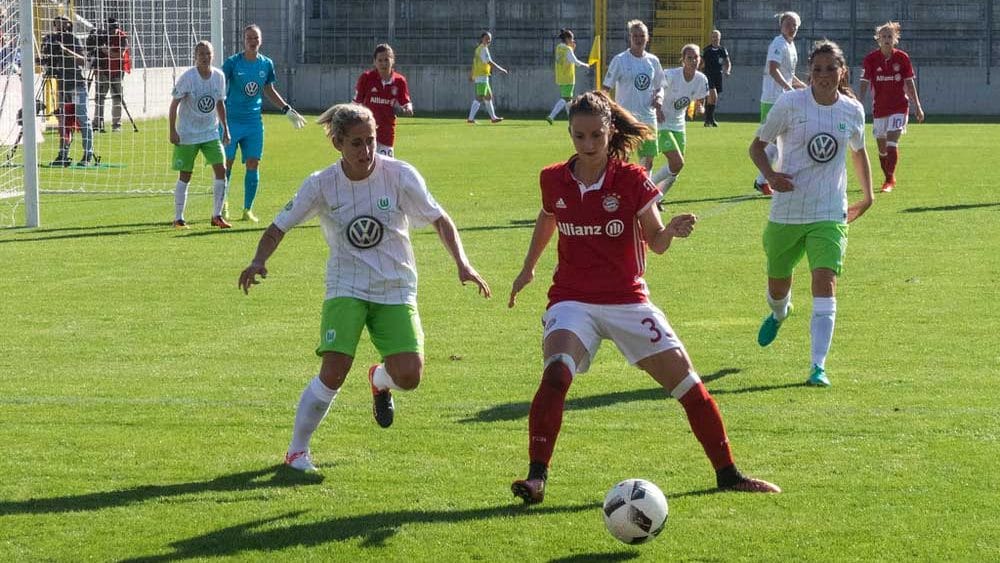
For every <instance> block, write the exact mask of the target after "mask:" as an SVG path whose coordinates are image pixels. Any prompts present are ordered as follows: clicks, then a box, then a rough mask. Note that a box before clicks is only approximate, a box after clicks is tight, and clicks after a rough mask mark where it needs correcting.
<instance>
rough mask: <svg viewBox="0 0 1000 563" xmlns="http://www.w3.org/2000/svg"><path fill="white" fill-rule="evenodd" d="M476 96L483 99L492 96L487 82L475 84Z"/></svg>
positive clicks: (491, 90)
mask: <svg viewBox="0 0 1000 563" xmlns="http://www.w3.org/2000/svg"><path fill="white" fill-rule="evenodd" d="M476 96H478V97H483V98H485V97H486V96H491V97H492V96H493V89H492V88H490V83H489V82H476Z"/></svg>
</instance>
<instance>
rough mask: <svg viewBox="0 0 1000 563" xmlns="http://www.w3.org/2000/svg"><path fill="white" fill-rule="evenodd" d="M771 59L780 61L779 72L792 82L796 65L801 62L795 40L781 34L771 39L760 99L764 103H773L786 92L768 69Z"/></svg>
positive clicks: (765, 62)
mask: <svg viewBox="0 0 1000 563" xmlns="http://www.w3.org/2000/svg"><path fill="white" fill-rule="evenodd" d="M771 61H774V62H776V63H778V72H780V73H781V76H783V77H784V78H785V80H786V81H787V82H788V83H789V84H791V83H792V77H793V76H795V67H796V66H798V64H799V52H798V51H797V50H796V49H795V42H794V41H793V42H791V43H789V42H788V41H785V36H784V35H779V36H777V37H775V38H774V40H772V41H771V46H770V47H768V48H767V60H766V61H764V80H763V87H762V88H761V92H760V101H761V103H764V104H773V103H774V102H776V101H778V96H781V94H782V93H784V91H785V90H784V89H782V87H781V86H780V85H779V84H778V83H777V82H775V81H774V78H773V77H772V76H771V73H770V72H769V71H768V69H769V67H770V66H771Z"/></svg>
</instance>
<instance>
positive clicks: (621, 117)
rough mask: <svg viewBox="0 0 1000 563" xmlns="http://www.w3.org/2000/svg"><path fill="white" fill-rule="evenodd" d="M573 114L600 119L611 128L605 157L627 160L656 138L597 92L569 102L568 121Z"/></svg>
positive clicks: (642, 124)
mask: <svg viewBox="0 0 1000 563" xmlns="http://www.w3.org/2000/svg"><path fill="white" fill-rule="evenodd" d="M576 115H596V116H599V117H600V118H601V119H602V120H603V121H604V123H605V124H606V125H608V126H609V127H610V128H611V138H610V140H609V141H608V157H610V158H616V159H618V160H628V157H629V155H630V154H631V153H632V151H634V150H636V149H638V148H639V145H641V144H642V142H643V141H645V140H647V139H653V138H655V133H654V132H653V130H652V129H651V128H650V127H649V126H648V125H646V124H645V123H642V122H641V121H639V120H638V119H636V118H635V116H633V115H632V114H631V113H629V111H628V110H626V109H625V108H623V107H621V106H620V105H618V104H617V103H616V102H615V101H614V100H612V99H611V98H610V97H608V95H607V93H605V92H602V91H600V90H593V91H591V92H584V93H583V94H580V95H579V96H577V97H576V98H574V99H573V101H572V102H570V103H569V119H570V120H571V121H572V120H573V117H574V116H576Z"/></svg>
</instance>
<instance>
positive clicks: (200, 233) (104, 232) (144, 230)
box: [0, 221, 319, 244]
mask: <svg viewBox="0 0 1000 563" xmlns="http://www.w3.org/2000/svg"><path fill="white" fill-rule="evenodd" d="M189 224H190V225H193V226H194V227H195V228H196V229H198V228H200V227H206V230H175V229H174V228H173V226H172V225H171V224H170V223H164V222H159V223H136V224H133V225H102V226H100V227H78V228H73V227H66V228H60V229H37V230H34V229H28V228H26V227H17V229H18V230H20V231H21V232H23V233H24V234H29V235H46V234H48V233H55V232H64V231H73V232H72V233H66V234H57V235H52V236H32V237H31V238H17V239H0V244H5V243H17V242H25V243H27V242H40V241H48V240H59V239H78V238H99V237H118V236H128V235H146V234H158V235H164V236H167V235H173V237H172V238H174V237H176V238H187V237H204V236H213V237H214V236H233V235H244V234H248V233H260V232H263V231H265V230H266V229H267V227H250V228H240V229H216V228H214V227H211V228H209V227H208V221H205V222H203V223H200V224H198V223H189ZM123 227H129V228H126V229H123ZM317 228H319V225H301V226H299V227H296V230H301V229H317ZM108 229H119V230H108Z"/></svg>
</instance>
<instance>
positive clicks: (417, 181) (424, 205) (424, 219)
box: [399, 162, 444, 227]
mask: <svg viewBox="0 0 1000 563" xmlns="http://www.w3.org/2000/svg"><path fill="white" fill-rule="evenodd" d="M402 164H403V166H402V167H401V168H400V172H399V206H400V209H402V210H403V213H405V214H406V216H407V217H409V218H410V225H411V226H413V227H423V226H424V225H427V224H429V223H433V222H434V221H437V220H438V219H440V218H441V216H442V215H443V214H444V210H443V209H441V206H440V205H438V202H437V201H435V200H434V196H432V195H431V193H430V191H428V190H427V183H426V182H424V178H423V177H422V176H421V175H420V173H419V172H417V169H416V168H414V167H413V166H411V165H409V164H407V163H405V162H404V163H402Z"/></svg>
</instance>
